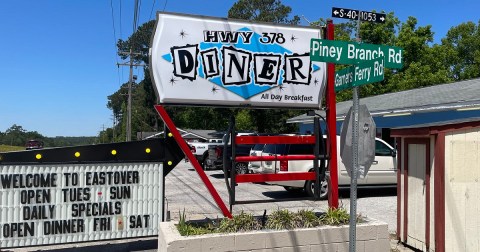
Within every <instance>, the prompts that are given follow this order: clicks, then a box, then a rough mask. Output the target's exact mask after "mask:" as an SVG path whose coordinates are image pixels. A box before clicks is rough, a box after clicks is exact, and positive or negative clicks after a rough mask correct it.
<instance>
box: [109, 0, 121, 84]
mask: <svg viewBox="0 0 480 252" xmlns="http://www.w3.org/2000/svg"><path fill="white" fill-rule="evenodd" d="M110 8H111V10H112V28H113V46H114V47H115V49H116V48H117V41H118V40H117V32H116V29H115V15H114V11H113V0H110ZM115 51H116V50H115ZM115 61H116V62H117V63H118V53H116V52H115ZM117 77H118V86H119V87H120V86H121V84H120V83H121V79H120V68H119V67H118V65H117Z"/></svg>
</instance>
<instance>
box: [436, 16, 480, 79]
mask: <svg viewBox="0 0 480 252" xmlns="http://www.w3.org/2000/svg"><path fill="white" fill-rule="evenodd" d="M442 46H444V47H445V50H446V53H445V54H446V59H448V60H447V61H445V62H444V63H445V64H446V65H448V67H449V69H450V71H451V72H450V77H451V78H453V79H455V80H465V79H471V78H477V77H480V20H479V21H478V24H477V25H475V23H473V22H466V23H462V24H460V25H458V26H455V27H452V28H450V30H449V31H448V32H447V35H446V37H445V38H444V39H442Z"/></svg>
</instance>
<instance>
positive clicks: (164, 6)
mask: <svg viewBox="0 0 480 252" xmlns="http://www.w3.org/2000/svg"><path fill="white" fill-rule="evenodd" d="M167 3H168V0H165V5H163V10H162V11H165V9H166V8H167Z"/></svg>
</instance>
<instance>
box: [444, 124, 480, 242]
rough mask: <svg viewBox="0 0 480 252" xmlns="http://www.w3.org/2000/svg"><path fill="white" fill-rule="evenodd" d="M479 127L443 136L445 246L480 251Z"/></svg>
mask: <svg viewBox="0 0 480 252" xmlns="http://www.w3.org/2000/svg"><path fill="white" fill-rule="evenodd" d="M479 143H480V131H479V129H478V128H477V129H473V130H468V131H461V132H455V133H451V134H448V135H447V136H446V138H445V173H446V174H445V176H446V177H445V197H446V200H445V204H446V206H445V234H446V237H445V249H446V251H480V238H479V235H478V234H479V233H480V218H479V212H480V207H479V201H480V196H479V193H480V185H479V181H480V144H479Z"/></svg>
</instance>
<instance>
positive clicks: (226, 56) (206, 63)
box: [150, 13, 326, 108]
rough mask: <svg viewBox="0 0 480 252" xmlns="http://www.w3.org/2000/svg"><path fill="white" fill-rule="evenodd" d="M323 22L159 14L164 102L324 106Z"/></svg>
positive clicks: (157, 80)
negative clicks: (318, 43)
mask: <svg viewBox="0 0 480 252" xmlns="http://www.w3.org/2000/svg"><path fill="white" fill-rule="evenodd" d="M320 37H321V36H320V30H319V29H318V28H310V27H299V26H287V25H274V24H269V23H262V24H257V23H251V22H247V21H240V20H230V19H219V18H212V17H204V16H191V15H181V14H173V13H158V14H157V24H156V27H155V34H154V36H153V38H152V43H151V45H152V48H151V51H150V64H151V65H150V69H151V75H152V77H153V81H154V84H155V85H154V86H155V88H156V92H157V96H158V99H159V102H160V103H161V104H171V105H194V106H232V107H244V106H251V107H260V108H262V107H263V108H269V107H284V108H319V106H320V104H321V100H322V96H323V91H324V88H325V80H326V74H325V69H326V67H325V63H323V62H312V61H311V60H310V54H309V51H310V39H312V38H320Z"/></svg>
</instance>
